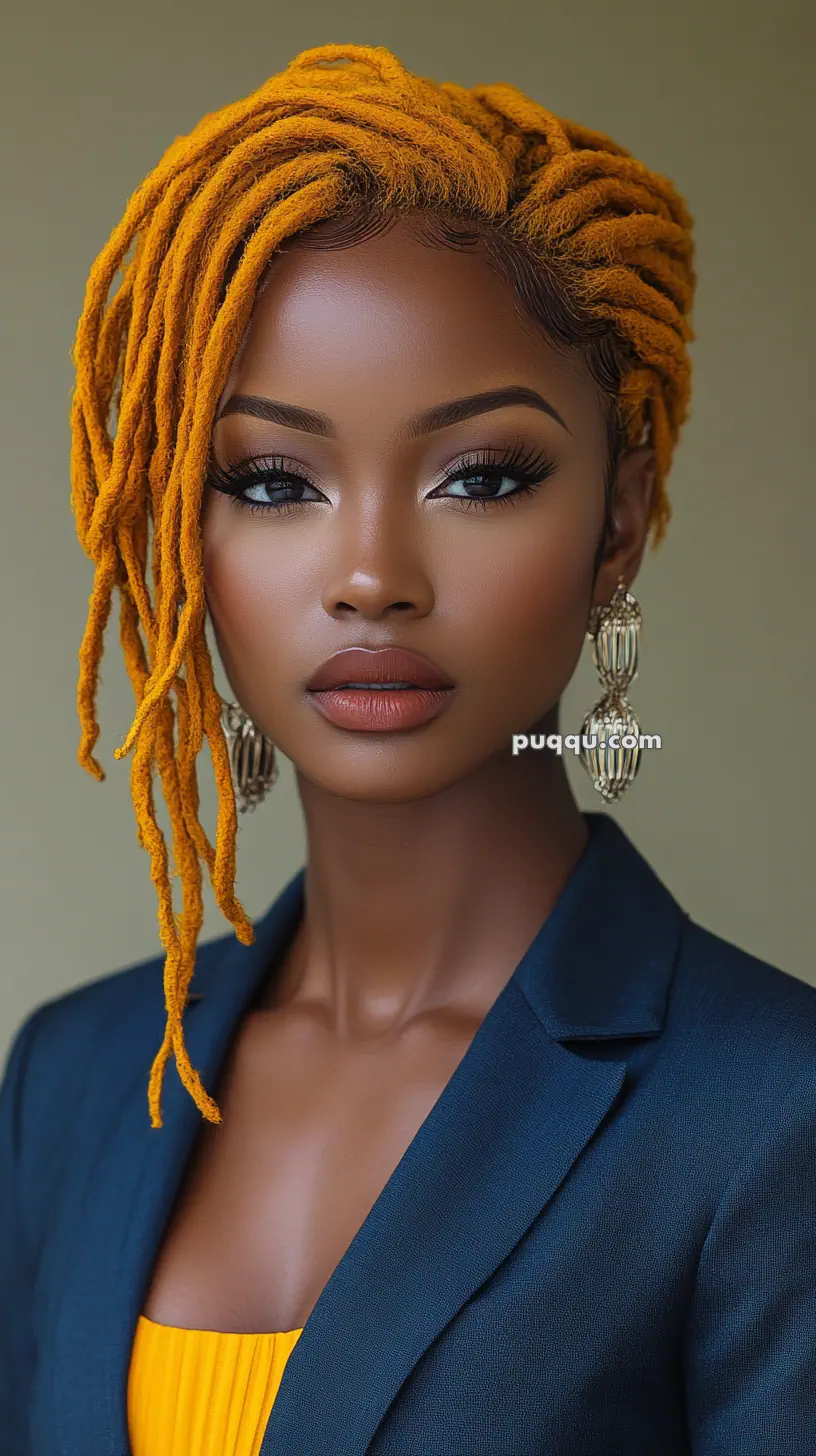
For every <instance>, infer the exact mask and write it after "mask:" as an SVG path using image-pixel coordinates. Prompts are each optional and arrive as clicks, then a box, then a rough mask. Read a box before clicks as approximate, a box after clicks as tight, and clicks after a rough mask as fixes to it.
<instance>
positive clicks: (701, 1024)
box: [661, 916, 816, 1149]
mask: <svg viewBox="0 0 816 1456" xmlns="http://www.w3.org/2000/svg"><path fill="white" fill-rule="evenodd" d="M661 1041H662V1042H663V1044H664V1045H663V1050H664V1052H665V1053H667V1054H669V1060H670V1061H671V1064H672V1067H673V1073H672V1077H671V1078H670V1080H671V1082H672V1085H673V1087H674V1088H675V1090H676V1092H677V1093H678V1094H679V1095H681V1096H682V1097H683V1099H684V1100H685V1099H686V1098H688V1099H689V1100H690V1101H693V1102H694V1103H695V1105H696V1107H697V1109H698V1112H699V1115H700V1116H701V1117H704V1118H706V1119H707V1121H708V1124H709V1126H717V1127H719V1128H721V1129H726V1128H727V1129H728V1132H729V1137H730V1139H731V1141H732V1147H733V1148H734V1149H737V1148H738V1147H740V1146H743V1147H744V1146H746V1145H748V1144H750V1143H751V1142H752V1141H753V1140H754V1139H755V1138H757V1137H760V1136H763V1135H764V1133H765V1132H766V1131H767V1130H769V1129H770V1128H771V1127H773V1125H774V1124H775V1123H777V1121H778V1119H779V1118H780V1116H782V1115H783V1113H784V1110H785V1109H789V1108H790V1106H791V1103H792V1102H794V1101H797V1100H798V1101H802V1100H804V1102H806V1103H808V1104H810V1106H811V1107H813V1105H814V1102H816V987H814V986H811V985H809V984H808V983H807V982H806V981H803V980H801V979H800V978H798V977H797V976H793V975H791V974H790V973H789V972H787V971H785V970H783V969H781V968H780V967H779V966H776V965H773V964H772V963H770V962H768V961H765V960H762V959H760V958H759V957H758V956H755V955H752V954H751V953H750V952H748V951H746V950H742V949H741V948H740V947H739V946H737V945H735V944H734V943H732V942H731V941H729V940H726V939H724V938H723V937H722V936H719V935H716V934H714V933H713V932H712V931H710V930H707V929H706V928H705V927H704V926H702V925H700V924H698V923H697V922H696V921H694V920H692V919H691V918H690V917H688V916H685V917H684V920H683V926H682V930H681V934H680V937H679V943H678V947H677V956H676V961H675V966H674V973H673V977H672V982H671V988H670V993H669V998H668V1004H667V1009H666V1020H665V1025H664V1033H663V1037H662V1038H661Z"/></svg>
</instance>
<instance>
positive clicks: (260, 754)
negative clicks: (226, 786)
mask: <svg viewBox="0 0 816 1456" xmlns="http://www.w3.org/2000/svg"><path fill="white" fill-rule="evenodd" d="M221 723H222V726H223V729H224V736H225V737H226V740H227V746H228V748H229V756H230V769H231V771H232V786H233V788H234V790H235V802H236V804H237V806H238V809H239V811H240V812H241V813H242V814H246V812H247V810H252V809H255V808H256V807H257V806H258V804H260V802H261V800H262V799H263V798H264V797H265V796H266V794H268V792H269V790H270V789H271V788H272V785H273V784H274V783H275V782H276V780H277V777H278V765H277V762H276V759H275V745H274V743H273V742H272V739H271V738H267V736H266V734H265V733H262V732H261V730H260V728H259V727H258V725H257V723H253V721H252V719H251V718H250V717H248V716H247V714H246V713H245V712H244V710H243V708H240V707H239V706H238V704H237V703H224V706H223V709H222V713H221Z"/></svg>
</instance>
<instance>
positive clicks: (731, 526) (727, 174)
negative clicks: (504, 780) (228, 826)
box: [0, 0, 816, 1051]
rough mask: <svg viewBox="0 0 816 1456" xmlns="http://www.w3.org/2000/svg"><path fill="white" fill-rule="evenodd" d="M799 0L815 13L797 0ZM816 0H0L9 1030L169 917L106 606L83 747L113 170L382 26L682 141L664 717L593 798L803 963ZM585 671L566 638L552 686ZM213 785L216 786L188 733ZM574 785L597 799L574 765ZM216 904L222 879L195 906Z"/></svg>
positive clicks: (645, 716)
mask: <svg viewBox="0 0 816 1456" xmlns="http://www.w3.org/2000/svg"><path fill="white" fill-rule="evenodd" d="M808 12H810V13H808ZM813 14H814V12H813V8H812V7H809V6H806V5H805V4H801V5H794V4H790V3H785V0H776V3H775V4H774V5H773V6H769V5H768V4H767V3H766V0H743V3H740V4H736V3H735V4H723V3H717V0H683V3H682V4H668V3H663V4H659V3H658V4H647V3H645V0H615V3H614V4H609V3H608V0H561V3H560V4H547V3H542V0H535V3H532V0H504V3H503V4H501V5H494V6H491V5H487V4H485V3H482V0H455V3H450V0H414V3H412V4H411V5H410V6H405V5H396V4H393V5H391V6H390V7H389V6H388V5H383V4H379V3H373V0H359V3H345V4H342V3H337V0H332V3H328V0H322V3H318V0H300V3H298V4H297V5H294V6H290V5H284V4H281V3H277V4H274V3H273V4H270V3H260V0H233V3H231V4H230V5H223V4H213V3H208V0H195V3H193V0H140V4H139V5H138V6H129V7H126V8H123V7H121V6H116V5H113V4H110V3H102V0H75V3H73V4H65V3H64V0H49V3H47V4H36V3H34V4H31V3H28V4H27V5H26V7H25V8H23V7H16V8H15V10H14V11H12V12H10V13H9V15H8V17H7V18H6V19H5V20H4V23H3V32H4V45H3V56H2V61H0V66H2V78H1V79H2V84H1V85H0V107H1V108H2V117H0V147H2V198H3V204H4V206H3V213H4V225H3V228H2V232H1V233H0V250H2V252H1V255H0V261H1V264H2V266H1V267H0V278H2V287H3V298H2V315H1V316H2V320H3V347H2V353H1V355H0V366H1V367H2V370H3V381H2V391H1V392H0V397H1V398H2V410H3V428H2V478H3V509H2V533H0V653H1V654H2V674H1V675H0V682H2V689H3V698H2V713H0V735H2V756H1V758H0V762H2V773H1V774H0V783H1V785H2V787H1V789H0V854H1V855H2V864H1V865H0V871H1V872H0V923H2V927H3V936H2V946H3V951H2V974H0V1043H2V1047H0V1051H2V1050H4V1049H5V1047H6V1046H7V1044H8V1041H9V1040H10V1038H11V1035H12V1033H13V1031H14V1030H15V1028H16V1026H17V1025H18V1024H19V1022H20V1021H21V1019H22V1018H23V1016H24V1015H25V1014H26V1013H27V1012H28V1010H29V1009H30V1008H32V1007H33V1006H34V1005H35V1004H38V1003H39V1002H40V1001H42V1000H45V999H46V998H49V997H52V996H54V995H57V994H58V993H60V992H61V991H62V990H65V989H68V988H70V987H72V986H75V985H78V984H79V983H81V982H83V981H87V980H90V979H93V978H94V977H96V976H100V975H103V974H105V973H107V972H108V971H112V970H115V969H117V968H119V967H121V966H124V965H126V964H129V963H131V962H133V961H135V960H137V959H141V958H143V957H147V956H149V955H152V954H156V953H158V951H159V949H160V944H159V939H158V931H157V923H156V906H155V896H154V891H153V887H152V884H151V882H150V878H149V866H148V861H147V856H146V855H145V854H144V852H143V851H142V850H141V849H140V848H139V846H138V844H137V841H136V833H135V822H134V818H133V812H132V807H131V802H130V794H129V786H128V775H129V764H128V763H127V762H121V763H119V762H115V761H114V760H113V758H112V753H113V750H114V748H115V747H116V746H117V744H118V743H119V742H121V740H122V738H123V736H124V734H125V732H126V730H127V728H128V727H129V725H130V722H131V717H132V711H133V701H132V695H131V690H130V686H129V683H128V681H127V677H126V674H125V672H124V669H123V667H122V665H121V662H120V655H119V647H118V639H117V631H116V617H115V615H114V617H113V618H112V621H111V627H110V629H109V636H108V650H107V653H106V656H105V659H104V662H103V688H102V693H101V715H102V725H103V733H102V739H101V743H100V746H99V751H100V752H101V756H102V760H103V762H104V763H105V764H106V765H107V766H108V779H107V781H106V783H105V784H104V785H99V784H97V783H96V782H94V781H93V780H92V779H91V778H90V777H88V776H87V775H86V774H84V773H83V772H82V770H81V769H80V768H79V767H78V765H77V763H76V747H77V742H78V726H77V720H76V714H75V683H76V654H77V647H78V645H79V641H80V637H81V633H82V629H83V624H84V620H85V612H86V606H87V598H88V594H89V591H90V588H91V580H92V568H91V565H90V563H89V562H88V561H87V559H86V558H85V557H84V555H83V554H82V551H81V549H80V547H79V545H78V542H77V540H76V536H75V533H74V524H73V518H72V516H71V512H70V506H69V469H68V456H69V427H68V415H69V401H70V389H71V364H70V357H69V351H70V347H71V343H72V339H73V334H74V329H75V325H76V321H77V318H78V315H79V312H80V309H81V306H82V298H83V292H84V286H85V281H86V277H87V273H88V270H89V268H90V265H91V262H92V261H93V259H94V257H95V256H96V254H97V252H98V251H99V249H100V248H101V247H102V245H103V244H104V243H105V241H106V239H107V237H108V235H109V233H110V232H111V230H112V229H113V227H114V226H115V225H116V223H117V222H118V221H119V219H120V216H121V214H122V212H123V210H124V207H125V205H126V203H127V200H128V197H129V196H130V194H131V192H132V191H133V189H134V188H135V187H136V186H137V184H138V183H139V182H140V181H141V179H142V177H143V176H144V175H145V174H146V173H147V172H148V171H149V170H150V169H151V168H152V167H153V166H154V164H155V163H156V161H157V160H158V158H159V156H160V155H161V153H162V152H163V150H164V148H165V147H166V145H167V144H168V143H169V142H170V141H171V140H172V138H173V137H175V136H176V135H178V134H180V133H183V132H186V131H188V130H189V129H190V128H191V127H192V126H193V125H194V124H195V122H196V121H197V120H198V119H199V117H200V116H201V115H203V114H204V113H205V112H208V111H213V110H215V109H216V108H218V107H220V106H221V105H223V104H225V103H227V102H229V101H232V100H235V99H237V98H238V97H241V96H244V95H246V94H247V93H248V92H250V91H251V90H253V89H254V88H255V87H256V86H258V85H259V84H260V83H261V82H262V81H263V80H264V79H265V78H266V77H267V76H268V75H269V74H271V73H272V72H274V71H277V70H280V69H281V68H282V67H283V66H285V65H286V63H287V62H288V60H289V59H290V58H291V57H292V56H294V55H295V54H296V53H297V52H298V51H300V50H302V49H304V48H305V47H307V46H312V45H320V44H324V43H326V42H329V41H332V42H335V41H352V42H359V43H366V44H382V45H386V46H388V47H389V48H390V49H392V50H393V51H394V52H395V53H396V54H397V55H398V56H399V57H400V59H401V60H402V61H403V62H404V63H405V64H406V65H407V66H408V67H410V68H411V69H413V70H416V71H419V72H420V73H421V74H424V75H429V76H433V77H435V78H436V79H438V80H447V79H449V80H456V81H459V82H461V83H463V84H465V85H473V84H476V83H477V82H487V81H498V80H506V81H512V82H514V83H515V84H517V85H518V86H520V87H522V88H523V89H524V90H526V91H528V92H529V93H530V94H531V95H532V96H534V97H535V98H536V99H537V100H539V101H541V102H542V103H543V104H544V105H546V106H548V107H549V108H550V109H551V110H553V111H555V112H556V113H558V114H560V115H562V116H567V117H570V118H573V119H575V120H579V121H581V122H583V123H585V124H586V125H589V126H592V127H596V128H598V129H600V130H602V131H606V132H608V133H610V134H611V135H612V136H614V137H615V138H616V139H617V140H619V141H620V142H622V143H623V144H624V145H626V146H628V147H629V148H630V149H632V150H633V151H634V152H635V154H636V155H637V156H639V157H641V158H642V159H643V160H644V161H645V162H646V163H647V164H648V165H650V166H652V167H654V168H656V169H657V170H659V171H662V172H664V173H666V174H668V175H669V176H670V177H671V178H673V180H674V181H675V182H676V183H677V185H678V186H679V187H680V189H681V191H682V192H683V193H684V195H685V196H686V197H687V199H688V202H689V205H690V206H691V208H692V211H693V213H694V215H695V217H696V219H697V246H698V260H697V261H698V269H699V275H700V284H699V294H698V304H697V310H696V315H695V324H696V329H697V334H698V339H697V342H696V343H695V345H694V346H693V356H694V365H695V386H694V403H693V414H692V417H691V419H690V421H689V423H688V425H687V426H686V429H685V432H684V435H683V439H682V442H681V445H680V448H679V451H678V454H677V457H676V463H675V466H674V470H673V472H672V478H671V481H670V488H671V496H672V499H673V502H674V505H675V518H674V520H673V522H672V525H671V527H670V530H669V535H668V537H667V539H666V542H665V544H664V545H663V546H662V547H661V548H660V549H659V550H658V551H657V552H656V553H654V554H653V555H650V557H649V559H648V560H647V562H646V564H645V565H644V568H643V571H642V573H641V576H640V577H639V579H638V581H637V583H636V584H635V591H636V594H637V596H638V598H639V600H640V602H641V604H642V608H643V614H644V630H643V635H642V657H641V670H640V674H639V677H638V679H637V681H636V683H635V685H634V687H633V689H632V692H631V700H632V703H633V706H634V707H635V709H636V711H637V712H638V714H639V717H640V721H641V724H642V727H643V730H644V731H649V732H659V733H661V734H662V735H663V741H664V747H663V749H662V750H661V751H660V752H652V753H649V754H647V755H646V757H645V762H644V764H643V767H642V770H641V773H640V775H639V777H638V780H637V782H636V784H635V785H634V787H633V788H632V789H631V790H630V792H629V795H628V797H627V798H626V799H625V801H623V802H622V803H621V805H620V806H619V807H617V808H614V809H612V810H610V811H609V812H612V813H614V814H615V815H616V817H617V818H618V819H619V820H620V822H621V823H622V825H623V826H624V827H625V828H626V830H627V831H628V832H629V833H630V834H631V835H632V837H633V838H634V840H635V842H636V843H637V845H638V846H639V847H640V848H641V849H642V850H643V851H644V852H645V854H646V855H647V857H648V858H649V860H650V861H651V863H652V864H653V865H654V867H655V869H656V870H657V871H658V873H659V874H660V876H661V877H662V878H663V879H664V881H665V882H666V883H667V884H668V886H669V887H670V889H671V890H672V891H673V892H674V894H675V895H676V896H677V897H678V899H679V900H680V901H681V903H682V904H683V905H684V907H685V908H686V909H687V910H688V911H689V912H690V913H691V914H692V915H693V916H694V917H695V918H697V919H698V920H701V921H702V922H703V923H704V924H706V925H707V926H709V927H710V928H711V929H712V930H715V931H717V932H718V933H719V934H721V935H724V936H726V937H728V938H729V939H731V940H734V941H736V942H737V943H738V944H739V945H741V946H743V947H745V948H747V949H749V950H751V951H753V952H754V953H756V954H758V955H760V956H762V957H764V958H765V959H768V960H770V961H772V962H774V963H775V964H777V965H780V966H782V967H783V968H784V969H786V970H788V971H790V972H792V973H793V974H795V975H797V976H800V977H802V978H804V979H806V980H810V981H812V982H813V983H816V959H815V958H814V953H813V901H814V868H815V864H814V860H815V859H816V856H814V848H813V824H814V807H815V804H814V799H815V797H816V796H815V792H814V758H813V743H812V732H813V728H814V724H816V694H815V693H814V666H816V664H815V663H814V632H815V631H816V610H815V609H816V594H815V593H814V565H813V552H814V539H816V507H814V487H813V465H812V424H811V423H809V422H811V421H812V419H813V416H814V408H813V398H812V394H813V387H812V377H811V371H810V367H809V366H810V362H811V358H812V338H813V307H812V298H813V295H812V287H811V284H812V278H813V258H814V255H815V254H816V248H815V247H814V241H815V240H814V208H813V200H812V199H813V168H812V147H811V138H812V136H813V135H814V131H815V130H816V116H815V115H814V99H813V97H814V88H813V86H812V84H809V83H812V74H813V57H814V45H813V41H814V21H813ZM595 696H596V679H595V675H594V672H593V670H592V668H591V664H590V662H589V654H588V651H587V654H586V660H584V661H582V663H581V665H580V668H579V670H578V673H577V674H576V677H575V679H574V681H573V684H572V685H571V688H570V691H569V693H568V695H567V697H566V699H565V703H564V715H563V725H562V726H563V730H564V731H565V732H566V731H567V730H568V729H572V730H573V731H575V730H577V728H578V726H579V724H580V722H581V719H582V717H583V714H584V712H585V710H586V709H587V708H588V706H589V705H590V703H591V702H593V701H594V699H595ZM202 770H203V771H202V784H203V802H204V806H205V815H206V816H208V822H209V824H210V825H212V824H213V809H214V802H215V796H214V793H213V791H212V788H211V781H210V776H209V771H208V770H209V766H208V764H207V763H206V761H202ZM575 781H576V784H577V786H578V791H579V794H580V799H581V803H582V806H583V807H585V808H601V807H602V805H601V801H600V800H599V799H598V798H597V796H596V795H595V794H594V792H593V790H592V788H591V785H590V784H589V781H588V780H587V779H586V776H585V775H584V773H583V770H582V769H581V768H580V766H576V768H575ZM303 849H304V841H303V833H302V826H301V819H300V811H299V806H298V802H297V798H296V795H295V792H294V784H293V778H292V773H291V767H290V765H288V764H285V765H284V772H283V774H282V778H281V781H280V783H279V784H278V786H277V788H276V789H275V791H274V793H273V795H272V796H271V797H270V799H269V800H267V802H266V803H265V804H264V805H263V806H262V807H261V809H259V811H258V812H257V813H256V814H255V815H254V816H247V818H246V819H245V820H244V821H242V824H241V832H240V839H239V863H240V876H239V889H240V891H241V893H242V896H243V898H244V902H245V904H246V905H247V908H248V909H249V910H250V912H251V913H252V914H259V913H261V912H262V911H263V910H264V909H265V908H266V907H267V906H268V905H269V904H270V902H271V900H272V899H273V898H274V896H275V895H276V893H277V892H278V890H279V889H280V888H281V886H282V884H283V883H284V881H285V879H287V878H288V876H289V875H290V874H291V873H292V871H293V870H294V869H295V868H297V866H298V865H299V864H300V863H301V862H302V856H303ZM228 928H229V927H228V926H227V925H226V923H225V922H224V921H223V920H222V919H221V917H220V915H219V914H218V912H217V911H216V910H215V908H214V906H213V904H212V901H211V900H208V918H207V922H206V925H205V935H206V936H207V937H210V936H214V935H219V934H222V933H223V932H224V931H226V930H228Z"/></svg>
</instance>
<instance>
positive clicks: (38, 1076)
mask: <svg viewBox="0 0 816 1456" xmlns="http://www.w3.org/2000/svg"><path fill="white" fill-rule="evenodd" d="M233 941H234V936H233V935H232V934H228V935H225V936H221V937H219V938H218V939H214V940H210V941H205V942H203V943H202V944H201V945H199V947H198V950H197V953H196V975H199V974H200V973H201V972H202V971H203V970H205V969H206V968H207V967H208V965H210V964H212V963H213V962H216V961H217V960H218V959H219V958H220V956H221V955H222V954H223V952H224V950H225V948H226V947H227V946H228V945H229V944H230V943H231V942H233ZM163 967H164V955H159V956H151V957H150V958H148V959H146V960H143V961H138V962H136V963H133V964H131V965H126V966H124V967H123V968H121V969H118V970H116V971H111V972H109V973H107V974H106V975H102V976H98V977H96V978H95V979H94V980H91V981H86V982H83V984H81V985H79V986H76V987H74V988H73V989H72V990H70V991H66V992H63V993H61V994H60V995H58V996H54V997H52V998H50V999H49V1000H47V1001H43V1002H41V1003H40V1004H39V1005H37V1006H35V1007H34V1009H33V1010H32V1011H30V1012H29V1014H28V1015H27V1016H26V1017H25V1019H24V1020H23V1022H22V1023H21V1024H20V1025H19V1026H18V1028H17V1030H16V1032H15V1033H14V1036H13V1038H12V1041H11V1044H10V1046H9V1049H8V1052H7V1053H6V1057H5V1065H4V1067H3V1069H2V1079H1V1080H0V1140H2V1139H5V1141H6V1148H7V1153H8V1151H9V1150H10V1151H11V1153H12V1155H13V1156H16V1150H17V1147H18V1145H19V1146H22V1147H25V1146H26V1145H27V1144H30V1145H31V1146H34V1145H35V1144H37V1143H38V1140H39V1139H46V1140H47V1141H48V1143H49V1146H51V1145H55V1144H59V1142H60V1141H61V1139H63V1138H69V1137H73V1136H74V1134H73V1132H72V1128H73V1127H74V1126H75V1123H76V1120H77V1117H78V1114H79V1111H80V1109H82V1108H84V1107H87V1105H88V1104H89V1103H90V1102H93V1099H94V1097H95V1096H96V1095H97V1093H99V1089H100V1088H103V1087H104V1086H105V1085H110V1080H109V1078H110V1069H111V1067H115V1068H116V1073H117V1081H121V1079H122V1078H123V1077H124V1078H127V1077H129V1076H130V1075H131V1069H132V1071H133V1075H143V1074H144V1071H145V1065H146V1064H144V1063H145V1056H146V1055H147V1052H146V1050H145V1047H152V1052H155V1051H156V1050H158V1046H159V1043H160V1040H161V1036H162V1033H163V1029H164V1022H165V1014H166V1013H165V1008H164V981H163ZM151 1055H152V1053H151ZM143 1064H144V1065H143ZM100 1095H101V1094H100Z"/></svg>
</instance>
